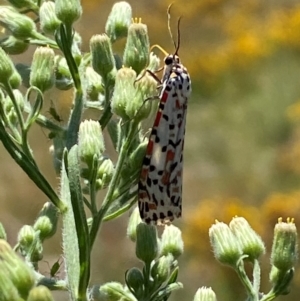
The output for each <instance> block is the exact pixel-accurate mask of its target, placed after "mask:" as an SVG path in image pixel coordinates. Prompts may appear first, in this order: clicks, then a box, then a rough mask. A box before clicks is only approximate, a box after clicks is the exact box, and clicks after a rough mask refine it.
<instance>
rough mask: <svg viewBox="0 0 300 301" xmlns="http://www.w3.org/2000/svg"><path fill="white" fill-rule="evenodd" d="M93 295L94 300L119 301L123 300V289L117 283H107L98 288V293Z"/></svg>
mask: <svg viewBox="0 0 300 301" xmlns="http://www.w3.org/2000/svg"><path fill="white" fill-rule="evenodd" d="M93 293H94V294H93V295H94V296H93V297H94V300H99V301H119V300H121V299H122V298H123V295H124V294H125V289H124V287H123V285H122V284H121V283H119V282H108V283H105V284H103V285H101V286H100V288H99V291H98V293H96V292H93Z"/></svg>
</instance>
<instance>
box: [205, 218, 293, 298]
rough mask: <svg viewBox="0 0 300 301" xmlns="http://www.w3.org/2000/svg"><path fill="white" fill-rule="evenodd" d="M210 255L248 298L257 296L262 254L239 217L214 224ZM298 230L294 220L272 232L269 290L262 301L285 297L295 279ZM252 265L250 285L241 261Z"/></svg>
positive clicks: (259, 242)
mask: <svg viewBox="0 0 300 301" xmlns="http://www.w3.org/2000/svg"><path fill="white" fill-rule="evenodd" d="M209 236H210V241H211V245H212V247H213V252H214V255H215V257H216V259H217V260H218V261H220V262H221V263H223V264H227V265H229V266H231V267H233V268H234V269H235V270H236V271H237V273H238V274H239V276H240V278H241V279H242V281H243V282H244V284H246V285H245V287H246V288H247V289H248V290H249V291H248V293H249V294H250V295H253V294H255V295H257V296H258V295H259V291H258V289H259V282H260V273H259V266H258V259H259V257H260V256H261V255H262V254H264V253H265V246H264V243H263V241H262V239H261V238H260V237H259V236H258V235H257V234H256V233H255V231H254V230H253V229H252V228H251V227H250V225H249V224H248V222H247V221H246V220H245V219H244V218H241V217H235V218H234V219H233V220H232V221H231V222H230V224H229V226H228V225H226V224H225V223H221V222H216V223H215V224H214V225H213V226H212V227H211V228H210V230H209ZM297 252H298V246H297V230H296V226H295V224H294V222H293V220H291V219H288V221H287V222H283V221H282V219H279V222H278V224H276V226H275V230H274V240H273V247H272V252H271V272H270V282H271V283H272V285H273V287H272V290H271V291H270V292H269V293H268V294H266V295H265V296H264V298H265V299H264V298H263V299H262V300H269V299H268V297H269V296H278V295H283V294H286V293H287V292H288V290H289V285H290V282H291V280H292V278H293V275H294V267H295V264H296V261H297ZM244 260H247V261H250V262H252V263H253V264H254V272H253V277H254V279H253V283H251V282H250V280H249V279H248V277H247V275H246V272H245V271H244V264H243V261H244Z"/></svg>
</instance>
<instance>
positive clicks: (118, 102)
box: [111, 68, 157, 121]
mask: <svg viewBox="0 0 300 301" xmlns="http://www.w3.org/2000/svg"><path fill="white" fill-rule="evenodd" d="M156 87H157V83H156V81H155V80H154V79H153V78H152V77H151V76H150V75H149V74H145V75H144V76H143V77H142V78H141V79H139V80H137V81H136V73H135V71H134V70H132V69H129V68H122V69H120V70H118V72H117V76H116V84H115V89H114V94H113V97H112V102H111V107H112V111H113V112H114V113H115V114H116V115H118V116H120V117H121V118H122V119H125V120H128V119H129V120H131V119H133V118H134V119H135V120H136V121H141V120H142V119H144V118H146V117H148V116H149V114H150V112H151V101H146V102H145V100H146V99H147V98H151V97H153V96H154V95H156V94H157V93H156Z"/></svg>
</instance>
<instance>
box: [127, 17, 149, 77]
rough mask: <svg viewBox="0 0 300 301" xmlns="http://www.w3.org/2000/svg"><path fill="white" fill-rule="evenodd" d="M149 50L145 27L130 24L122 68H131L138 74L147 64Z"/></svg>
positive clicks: (139, 24)
mask: <svg viewBox="0 0 300 301" xmlns="http://www.w3.org/2000/svg"><path fill="white" fill-rule="evenodd" d="M149 49H150V43H149V37H148V31H147V26H146V25H145V24H142V23H132V24H131V25H130V26H129V29H128V37H127V42H126V46H125V50H124V55H123V64H124V66H125V67H131V68H132V69H133V70H134V71H135V72H136V73H137V74H140V72H141V71H142V70H143V69H145V68H146V66H147V64H148V62H149Z"/></svg>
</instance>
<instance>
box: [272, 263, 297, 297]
mask: <svg viewBox="0 0 300 301" xmlns="http://www.w3.org/2000/svg"><path fill="white" fill-rule="evenodd" d="M294 274H295V269H294V268H292V269H289V270H287V271H283V270H279V269H277V268H276V267H275V266H274V265H273V266H272V268H271V272H270V276H269V279H270V282H271V283H272V284H273V288H272V291H273V295H274V296H279V295H287V294H288V293H289V292H290V284H291V281H292V279H293V278H294Z"/></svg>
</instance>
